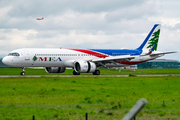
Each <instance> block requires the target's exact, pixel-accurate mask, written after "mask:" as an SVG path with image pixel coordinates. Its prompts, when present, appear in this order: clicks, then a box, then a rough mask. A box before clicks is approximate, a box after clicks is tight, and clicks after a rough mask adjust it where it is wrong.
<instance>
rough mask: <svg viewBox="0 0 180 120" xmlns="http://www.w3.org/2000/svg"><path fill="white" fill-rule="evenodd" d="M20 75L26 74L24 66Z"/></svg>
mask: <svg viewBox="0 0 180 120" xmlns="http://www.w3.org/2000/svg"><path fill="white" fill-rule="evenodd" d="M20 75H22V76H24V75H25V67H23V68H22V72H21V73H20Z"/></svg>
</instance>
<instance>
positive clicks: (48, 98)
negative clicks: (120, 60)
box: [0, 69, 180, 120]
mask: <svg viewBox="0 0 180 120" xmlns="http://www.w3.org/2000/svg"><path fill="white" fill-rule="evenodd" d="M5 71H6V72H7V71H10V72H11V73H12V74H14V75H16V74H17V75H19V71H21V69H0V74H1V75H5ZM71 71H72V70H67V71H66V72H67V73H64V74H68V72H69V73H71ZM101 71H102V72H101V73H102V74H105V73H109V74H112V73H115V74H119V71H118V70H112V71H111V70H104V69H102V70H101ZM144 71H149V72H147V73H145V72H143V70H137V71H135V72H132V71H130V70H125V71H123V70H122V71H121V73H120V74H123V73H125V74H155V72H153V71H156V72H157V73H158V74H165V73H166V72H167V73H169V74H173V73H175V74H179V70H178V69H174V70H164V69H162V70H156V69H154V70H144ZM162 71H163V72H162ZM168 71H169V72H168ZM172 71H173V72H172ZM38 73H39V74H46V73H45V72H44V70H41V69H40V70H39V69H27V70H26V74H29V75H32V74H38ZM8 74H9V73H8ZM179 85H180V77H179V76H168V77H90V78H88V77H69V78H66V77H40V78H27V77H19V78H11V77H10V78H0V96H1V97H0V118H1V119H7V120H11V119H12V120H16V119H17V120H19V119H20V120H25V119H29V120H31V119H32V116H33V115H35V118H36V119H37V120H41V119H42V120H44V119H46V120H49V119H52V120H53V119H54V120H57V119H58V120H68V119H70V120H85V113H86V112H87V113H88V114H89V120H95V119H97V120H104V119H108V120H119V119H122V118H123V116H124V115H125V114H126V113H127V112H128V111H129V109H130V108H131V107H132V106H133V105H134V104H135V103H136V101H137V100H139V99H140V98H146V99H147V100H148V101H149V104H147V105H146V106H145V107H144V108H143V110H142V111H141V112H140V113H138V115H137V119H138V120H142V119H144V120H147V119H149V120H152V119H158V120H159V119H164V120H169V119H172V120H178V119H179V117H180V87H179Z"/></svg>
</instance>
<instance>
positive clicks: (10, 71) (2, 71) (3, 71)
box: [0, 68, 180, 75]
mask: <svg viewBox="0 0 180 120" xmlns="http://www.w3.org/2000/svg"><path fill="white" fill-rule="evenodd" d="M99 70H100V72H101V75H129V74H133V75H138V74H142V75H145V74H180V69H137V70H136V71H131V70H129V69H122V70H121V72H120V73H119V70H118V69H99ZM21 71H22V69H21V68H0V75H20V72H21ZM25 72H26V75H72V72H73V69H66V71H65V72H64V73H46V72H45V69H31V68H26V69H25ZM81 75H92V73H81Z"/></svg>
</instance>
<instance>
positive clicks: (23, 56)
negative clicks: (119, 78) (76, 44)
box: [3, 48, 162, 68]
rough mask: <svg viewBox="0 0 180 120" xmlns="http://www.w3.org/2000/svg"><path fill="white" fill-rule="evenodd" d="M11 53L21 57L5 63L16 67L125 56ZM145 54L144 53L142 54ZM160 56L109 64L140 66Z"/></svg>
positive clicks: (28, 50) (35, 50)
mask: <svg viewBox="0 0 180 120" xmlns="http://www.w3.org/2000/svg"><path fill="white" fill-rule="evenodd" d="M10 53H18V54H19V56H12V55H8V56H6V57H4V58H3V63H4V64H6V65H9V66H14V67H72V68H73V67H74V62H75V61H91V60H94V59H98V58H103V56H106V58H108V57H117V56H123V54H117V55H108V54H103V53H98V54H96V53H85V52H81V51H75V50H71V49H48V48H46V49H45V48H23V49H17V50H14V51H11V52H10ZM141 54H143V53H141ZM161 56H162V55H159V56H154V57H151V56H149V55H147V56H141V55H134V57H135V58H134V59H132V60H131V61H119V62H116V64H113V63H112V64H111V63H110V64H107V66H108V67H111V66H118V67H121V66H128V65H133V64H138V63H141V62H145V61H148V60H152V59H155V58H157V57H161Z"/></svg>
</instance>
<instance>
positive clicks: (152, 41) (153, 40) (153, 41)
mask: <svg viewBox="0 0 180 120" xmlns="http://www.w3.org/2000/svg"><path fill="white" fill-rule="evenodd" d="M159 34H160V29H159V30H158V31H156V32H154V33H153V35H152V36H153V38H151V39H150V40H149V42H148V44H149V46H148V47H147V48H152V47H153V46H154V44H156V45H155V47H154V50H155V51H156V50H157V45H158V40H159ZM154 50H153V51H154Z"/></svg>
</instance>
